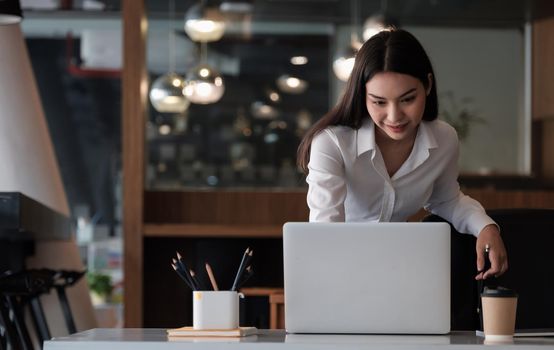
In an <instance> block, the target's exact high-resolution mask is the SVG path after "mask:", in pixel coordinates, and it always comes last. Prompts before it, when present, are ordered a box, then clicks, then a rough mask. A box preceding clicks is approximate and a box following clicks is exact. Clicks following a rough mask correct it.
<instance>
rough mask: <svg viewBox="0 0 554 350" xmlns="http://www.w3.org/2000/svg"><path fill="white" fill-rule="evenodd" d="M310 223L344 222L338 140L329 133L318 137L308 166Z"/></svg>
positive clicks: (341, 170)
mask: <svg viewBox="0 0 554 350" xmlns="http://www.w3.org/2000/svg"><path fill="white" fill-rule="evenodd" d="M306 182H307V183H308V186H309V187H308V197H307V201H308V207H309V208H310V222H317V221H319V222H343V221H344V220H345V216H344V200H345V198H346V182H345V179H344V161H343V159H342V155H341V153H340V149H339V145H338V140H337V138H336V136H335V135H334V134H333V133H332V132H331V131H329V130H323V131H322V132H320V133H319V134H317V135H316V136H315V137H314V139H313V141H312V145H311V150H310V162H309V163H308V176H307V177H306Z"/></svg>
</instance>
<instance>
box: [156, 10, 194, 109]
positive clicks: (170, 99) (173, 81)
mask: <svg viewBox="0 0 554 350" xmlns="http://www.w3.org/2000/svg"><path fill="white" fill-rule="evenodd" d="M169 12H170V16H169V17H170V21H169V23H170V24H169V73H167V74H164V75H162V76H160V77H158V78H157V79H156V80H154V82H153V83H152V86H151V87H150V102H151V103H152V106H154V108H155V109H156V110H157V111H158V112H161V113H183V112H184V111H186V110H187V108H188V107H189V105H190V102H189V100H187V98H186V97H185V96H184V95H183V88H184V86H185V82H184V78H183V77H182V76H180V75H179V74H177V73H175V36H174V35H175V34H174V32H173V29H172V27H171V23H172V22H173V13H174V12H175V3H174V0H170V1H169Z"/></svg>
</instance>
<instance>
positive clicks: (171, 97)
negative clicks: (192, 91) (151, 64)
mask: <svg viewBox="0 0 554 350" xmlns="http://www.w3.org/2000/svg"><path fill="white" fill-rule="evenodd" d="M184 86H185V84H184V78H183V77H182V76H180V75H178V74H177V73H173V72H170V73H167V74H164V75H162V76H161V77H159V78H158V79H156V80H154V82H153V83H152V86H151V88H150V102H152V105H153V106H154V108H155V109H156V110H157V111H158V112H162V113H182V112H184V111H186V110H187V108H188V107H189V105H190V102H189V101H188V100H187V98H186V97H185V96H184V95H183V87H184Z"/></svg>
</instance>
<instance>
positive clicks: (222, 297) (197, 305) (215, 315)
mask: <svg viewBox="0 0 554 350" xmlns="http://www.w3.org/2000/svg"><path fill="white" fill-rule="evenodd" d="M192 327H193V328H194V329H204V330H205V329H236V328H239V293H237V292H235V291H228V290H224V291H194V292H193V293H192Z"/></svg>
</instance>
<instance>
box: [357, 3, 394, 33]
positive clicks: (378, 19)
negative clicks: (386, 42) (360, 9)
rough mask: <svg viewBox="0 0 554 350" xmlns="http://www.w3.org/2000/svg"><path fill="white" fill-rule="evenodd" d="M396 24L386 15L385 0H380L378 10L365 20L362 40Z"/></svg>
mask: <svg viewBox="0 0 554 350" xmlns="http://www.w3.org/2000/svg"><path fill="white" fill-rule="evenodd" d="M396 26H397V24H396V21H395V20H394V19H393V18H391V17H390V16H388V15H387V0H381V9H380V10H379V12H378V13H376V14H373V15H371V16H370V17H369V18H368V19H366V20H365V22H364V28H363V32H362V37H363V38H364V41H367V40H368V39H369V38H371V37H372V36H374V35H375V34H377V33H379V32H381V31H383V30H389V29H390V28H392V27H396Z"/></svg>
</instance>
